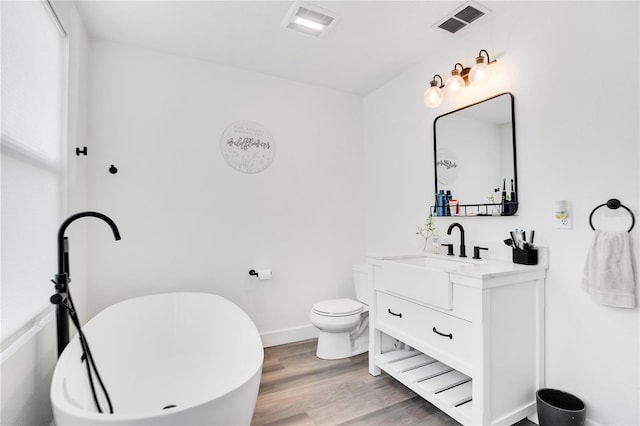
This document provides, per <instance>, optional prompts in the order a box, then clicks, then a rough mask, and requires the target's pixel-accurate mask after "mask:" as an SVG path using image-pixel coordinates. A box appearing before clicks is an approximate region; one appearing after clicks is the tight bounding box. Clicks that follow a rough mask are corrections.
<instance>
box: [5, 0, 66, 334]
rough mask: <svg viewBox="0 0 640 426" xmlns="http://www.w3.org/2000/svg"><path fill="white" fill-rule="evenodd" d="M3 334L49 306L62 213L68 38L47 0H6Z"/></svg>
mask: <svg viewBox="0 0 640 426" xmlns="http://www.w3.org/2000/svg"><path fill="white" fill-rule="evenodd" d="M0 7H1V8H2V10H1V15H2V18H1V19H2V24H1V28H2V53H1V55H2V57H1V60H2V62H1V72H2V79H1V80H2V84H1V86H2V88H1V93H2V112H1V119H2V121H1V126H2V132H1V137H2V138H1V147H2V155H1V161H0V179H1V192H0V195H1V210H0V214H1V217H0V222H1V225H0V226H1V229H0V231H1V233H2V234H1V243H2V245H1V258H2V268H1V269H2V271H1V275H2V288H1V291H2V293H1V296H2V297H1V300H2V301H1V321H2V326H1V332H2V333H1V334H2V342H3V343H5V342H6V339H7V338H8V337H10V336H12V335H14V334H15V333H16V332H17V331H20V330H21V329H22V328H23V327H25V326H29V325H30V323H31V321H32V320H33V319H34V318H36V317H37V316H38V315H40V314H41V313H42V312H43V311H44V310H45V309H46V308H47V307H48V306H50V304H49V297H50V296H51V295H52V294H53V292H54V291H53V285H52V283H51V282H50V281H49V280H50V279H51V278H53V275H54V274H55V272H56V269H57V268H56V265H57V263H56V245H55V241H56V234H57V227H58V226H59V222H60V217H61V212H62V208H63V206H62V199H63V197H62V195H63V185H62V183H63V167H62V165H63V161H62V158H63V148H64V147H65V143H64V134H65V130H64V129H65V126H64V122H65V119H66V112H65V95H64V93H65V90H66V80H65V78H66V77H65V75H66V65H65V64H64V58H65V57H66V36H65V33H64V30H63V29H62V26H61V25H60V21H59V20H58V19H57V16H56V14H55V12H54V9H53V8H52V6H51V5H50V4H49V3H48V2H45V1H35V2H34V1H28V2H22V1H2V2H1V3H0Z"/></svg>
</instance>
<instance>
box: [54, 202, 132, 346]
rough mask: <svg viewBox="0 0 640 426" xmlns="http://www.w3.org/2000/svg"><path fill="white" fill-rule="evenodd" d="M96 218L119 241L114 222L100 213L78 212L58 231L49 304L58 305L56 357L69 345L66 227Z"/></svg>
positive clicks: (67, 242) (63, 223)
mask: <svg viewBox="0 0 640 426" xmlns="http://www.w3.org/2000/svg"><path fill="white" fill-rule="evenodd" d="M87 216H90V217H96V218H98V219H102V220H103V221H105V222H106V223H107V225H109V226H110V227H111V230H112V231H113V236H114V237H115V239H116V240H119V239H120V232H119V231H118V227H117V226H116V224H115V222H114V221H113V220H111V219H110V218H109V217H107V216H105V215H104V214H102V213H98V212H80V213H76V214H74V215H72V216H69V217H68V218H67V219H66V220H65V221H64V222H62V225H60V229H59V230H58V273H57V274H56V276H55V281H54V283H55V289H56V291H57V293H56V294H54V295H53V296H51V303H54V304H56V305H58V306H57V307H56V323H57V329H58V356H60V354H62V351H63V350H64V348H65V347H66V346H67V343H69V314H68V311H67V310H68V309H69V307H70V306H69V304H68V303H67V299H68V298H69V300H70V295H69V294H68V293H69V241H68V239H67V237H65V236H64V233H65V231H66V230H67V227H68V226H69V225H71V223H72V222H74V221H75V220H76V219H80V218H81V217H87ZM72 303H73V302H71V304H72Z"/></svg>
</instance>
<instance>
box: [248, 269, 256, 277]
mask: <svg viewBox="0 0 640 426" xmlns="http://www.w3.org/2000/svg"><path fill="white" fill-rule="evenodd" d="M249 275H251V276H252V277H257V276H258V273H257V272H256V271H255V269H251V270H250V271H249Z"/></svg>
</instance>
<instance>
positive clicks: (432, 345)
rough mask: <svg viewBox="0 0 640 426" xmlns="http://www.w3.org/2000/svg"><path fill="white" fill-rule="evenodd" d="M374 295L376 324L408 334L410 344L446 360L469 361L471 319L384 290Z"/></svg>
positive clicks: (387, 330)
mask: <svg viewBox="0 0 640 426" xmlns="http://www.w3.org/2000/svg"><path fill="white" fill-rule="evenodd" d="M376 298H377V299H376V305H377V311H376V319H375V323H376V328H380V329H381V330H382V331H385V332H391V333H392V334H393V332H394V331H397V332H398V333H396V334H397V335H402V336H411V337H412V338H413V339H415V342H414V343H413V346H416V347H418V346H417V345H418V344H419V345H420V346H419V347H418V348H419V349H420V350H422V351H424V352H425V353H427V354H428V355H431V356H433V357H435V358H437V359H439V360H441V361H442V362H444V363H445V364H446V363H447V361H449V362H452V361H451V360H453V362H454V363H455V364H456V365H459V364H458V363H461V364H463V365H466V366H470V365H471V346H472V342H471V323H470V322H467V321H465V320H462V319H460V318H456V317H453V316H451V315H447V314H445V313H443V312H439V311H436V310H434V309H430V308H427V307H425V306H421V305H418V304H416V303H412V302H409V301H407V300H404V299H401V298H399V297H395V296H392V295H390V294H387V293H383V292H379V291H378V292H376ZM452 367H453V365H452Z"/></svg>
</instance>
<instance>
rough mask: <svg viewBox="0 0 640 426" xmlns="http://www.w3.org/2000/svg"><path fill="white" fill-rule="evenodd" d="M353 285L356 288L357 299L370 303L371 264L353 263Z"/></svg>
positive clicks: (366, 303)
mask: <svg viewBox="0 0 640 426" xmlns="http://www.w3.org/2000/svg"><path fill="white" fill-rule="evenodd" d="M352 269H353V285H354V286H355V289H356V299H357V300H358V301H359V302H361V303H364V304H365V305H369V265H367V264H366V263H359V264H357V265H353V268H352Z"/></svg>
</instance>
